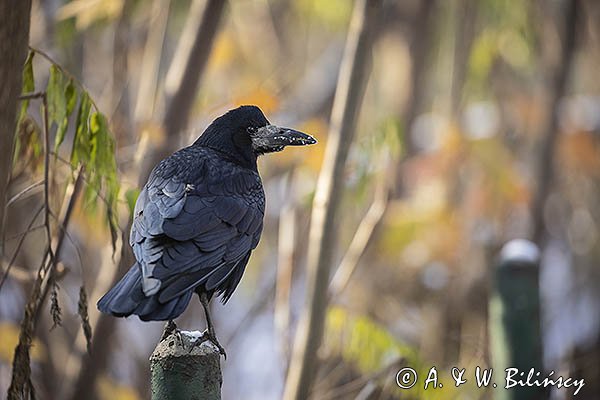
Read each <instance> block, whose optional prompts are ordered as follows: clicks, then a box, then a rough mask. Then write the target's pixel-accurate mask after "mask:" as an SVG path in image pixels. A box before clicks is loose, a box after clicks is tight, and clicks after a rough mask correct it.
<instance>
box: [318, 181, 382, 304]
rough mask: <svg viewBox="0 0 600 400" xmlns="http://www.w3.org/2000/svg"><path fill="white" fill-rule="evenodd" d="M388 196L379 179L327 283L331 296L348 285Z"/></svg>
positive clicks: (379, 220)
mask: <svg viewBox="0 0 600 400" xmlns="http://www.w3.org/2000/svg"><path fill="white" fill-rule="evenodd" d="M389 197H390V192H389V189H388V187H387V184H386V182H385V179H380V181H379V182H378V184H377V188H376V189H375V198H374V199H373V202H372V203H371V206H370V207H369V210H368V211H367V213H366V214H365V216H364V217H363V219H362V221H360V224H359V225H358V229H356V232H355V233H354V237H353V238H352V241H351V242H350V246H349V247H348V250H347V251H346V253H345V254H344V258H342V262H341V263H340V266H339V268H338V269H337V271H336V272H335V275H334V276H333V279H332V280H331V284H330V285H329V293H330V295H331V297H335V296H337V295H339V294H340V293H341V292H342V291H343V290H344V289H345V288H346V286H347V285H348V282H349V281H350V278H351V277H352V274H353V273H354V271H355V270H356V267H357V266H358V262H359V261H360V259H361V257H362V255H363V254H364V253H365V250H366V248H367V246H368V244H369V242H370V241H371V237H372V236H373V232H375V229H376V227H377V226H378V225H379V223H380V222H381V218H382V217H383V214H384V213H385V210H386V208H387V205H388V201H389Z"/></svg>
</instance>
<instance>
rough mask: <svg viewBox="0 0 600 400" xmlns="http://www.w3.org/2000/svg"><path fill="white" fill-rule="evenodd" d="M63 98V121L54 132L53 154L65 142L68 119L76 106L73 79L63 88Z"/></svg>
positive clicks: (75, 91)
mask: <svg viewBox="0 0 600 400" xmlns="http://www.w3.org/2000/svg"><path fill="white" fill-rule="evenodd" d="M64 98H65V116H64V118H63V120H62V121H61V122H60V124H59V125H58V129H57V130H56V138H55V141H54V152H55V153H56V152H58V148H59V147H60V145H61V144H62V142H63V141H64V140H65V133H66V132H67V128H68V127H69V117H70V116H71V114H72V113H73V110H74V109H75V105H76V104H77V90H76V89H75V85H74V83H73V79H70V80H69V83H67V85H66V86H65V91H64Z"/></svg>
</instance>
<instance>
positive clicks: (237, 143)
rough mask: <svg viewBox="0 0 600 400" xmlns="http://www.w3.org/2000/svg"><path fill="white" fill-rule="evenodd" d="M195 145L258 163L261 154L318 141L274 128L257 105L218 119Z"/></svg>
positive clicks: (301, 134)
mask: <svg viewBox="0 0 600 400" xmlns="http://www.w3.org/2000/svg"><path fill="white" fill-rule="evenodd" d="M196 143H197V144H200V145H203V146H207V147H212V148H216V149H217V150H221V151H224V152H229V153H237V154H238V155H239V156H241V157H243V158H244V159H245V160H247V161H250V162H252V161H254V162H256V157H258V156H260V155H262V154H266V153H273V152H276V151H281V150H283V149H284V147H286V146H305V145H309V144H315V143H317V140H316V139H315V138H313V137H312V136H310V135H307V134H306V133H303V132H299V131H297V130H294V129H290V128H282V127H279V126H275V125H272V124H271V123H270V122H269V121H268V120H267V118H266V117H265V115H264V114H263V112H262V111H261V110H260V108H258V107H256V106H241V107H238V108H236V109H233V110H230V111H228V112H227V113H226V114H224V115H222V116H220V117H219V118H217V119H215V120H214V121H213V123H212V124H210V126H209V127H208V128H206V130H205V131H204V133H203V134H202V136H200V138H199V139H198V140H197V141H196Z"/></svg>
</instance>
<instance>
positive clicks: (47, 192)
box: [42, 93, 56, 269]
mask: <svg viewBox="0 0 600 400" xmlns="http://www.w3.org/2000/svg"><path fill="white" fill-rule="evenodd" d="M42 106H43V109H44V110H43V119H44V121H43V125H44V129H43V130H44V225H45V227H46V240H47V241H48V249H47V252H48V255H49V256H50V263H51V264H52V266H51V268H52V269H54V268H55V267H56V258H55V257H54V252H53V251H52V230H51V228H50V132H49V126H48V125H49V121H48V98H47V96H46V93H44V94H43V95H42Z"/></svg>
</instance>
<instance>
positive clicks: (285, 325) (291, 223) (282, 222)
mask: <svg viewBox="0 0 600 400" xmlns="http://www.w3.org/2000/svg"><path fill="white" fill-rule="evenodd" d="M294 176H295V174H294V169H292V170H291V171H290V172H289V174H288V176H287V182H286V190H285V192H286V193H287V194H288V195H287V196H288V197H287V199H286V201H285V204H284V205H283V207H282V208H281V212H280V213H279V242H278V244H277V250H278V254H277V280H276V286H275V332H276V334H277V338H278V341H279V346H278V347H279V350H280V353H281V357H282V358H283V359H284V361H285V363H284V365H287V364H288V362H287V361H288V360H289V352H290V349H289V347H290V345H289V329H290V291H291V288H292V271H293V270H294V256H295V253H296V225H297V224H296V217H297V216H296V214H297V210H296V199H295V194H294Z"/></svg>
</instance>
